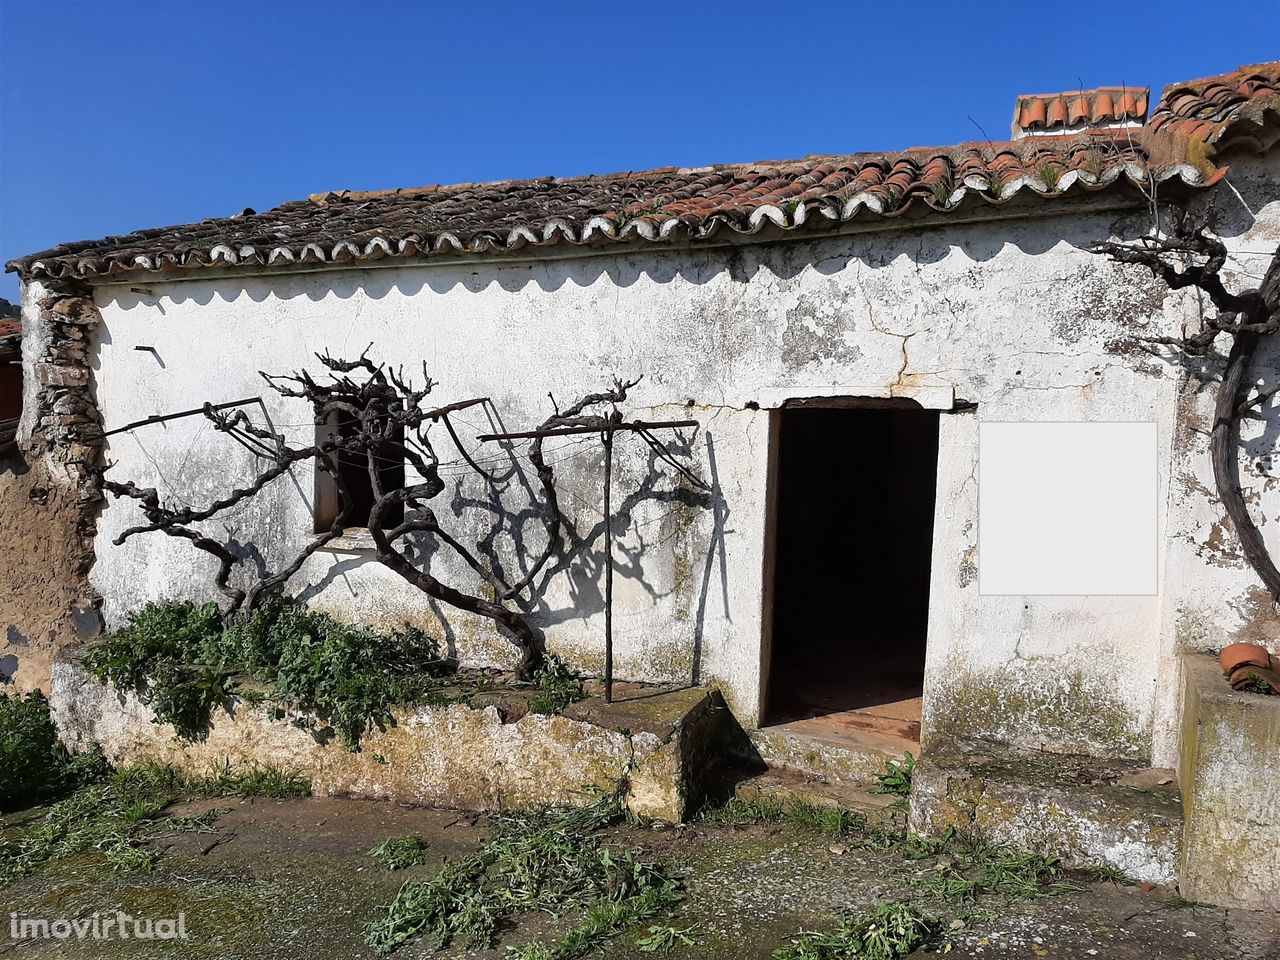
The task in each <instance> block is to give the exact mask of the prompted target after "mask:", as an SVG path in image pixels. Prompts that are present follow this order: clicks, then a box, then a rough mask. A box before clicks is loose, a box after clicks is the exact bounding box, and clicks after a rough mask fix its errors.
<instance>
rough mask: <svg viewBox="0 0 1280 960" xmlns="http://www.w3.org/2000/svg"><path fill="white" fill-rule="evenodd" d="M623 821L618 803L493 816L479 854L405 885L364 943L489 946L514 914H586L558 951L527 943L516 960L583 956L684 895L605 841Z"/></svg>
mask: <svg viewBox="0 0 1280 960" xmlns="http://www.w3.org/2000/svg"><path fill="white" fill-rule="evenodd" d="M622 818H623V813H622V808H621V805H620V804H619V802H618V800H617V799H616V798H614V797H608V798H603V799H601V800H598V801H596V802H595V803H593V804H591V805H589V806H586V807H569V808H564V807H556V808H548V809H544V810H536V811H527V812H522V813H508V814H500V815H495V817H494V823H495V826H496V833H495V835H494V836H493V838H492V839H490V840H489V841H487V842H486V843H485V844H484V845H483V846H481V848H480V849H479V850H478V851H477V852H476V853H475V854H472V855H471V856H469V857H465V858H462V859H459V860H455V861H453V862H451V863H449V864H447V865H446V866H445V867H444V869H442V870H441V871H440V872H439V873H438V874H436V875H435V876H433V877H429V878H424V879H412V880H409V881H407V882H406V883H405V884H404V886H402V887H401V888H400V892H399V894H398V895H397V896H396V899H395V901H394V902H393V903H392V904H391V905H390V906H389V907H388V908H387V912H386V915H385V916H383V917H382V918H381V919H379V920H377V921H375V922H374V923H372V924H370V926H369V931H368V937H367V942H368V943H369V945H370V946H371V947H373V948H374V949H375V950H376V951H377V952H379V953H390V952H391V951H393V950H395V949H396V948H398V947H400V946H402V945H403V944H405V943H408V942H410V941H411V940H420V941H422V943H423V944H424V945H426V946H427V947H428V948H430V949H441V948H443V947H445V946H447V945H449V944H451V943H454V942H458V943H463V944H466V945H469V946H473V947H487V946H490V945H492V943H493V940H494V937H495V935H496V932H497V929H498V926H499V924H500V923H501V922H502V921H503V920H505V919H506V918H507V917H510V916H512V915H513V914H517V913H524V912H530V911H534V910H545V911H549V912H552V913H562V912H564V911H567V910H581V911H582V914H583V916H582V920H581V922H580V923H579V924H578V925H576V926H575V927H574V928H572V929H571V930H570V931H569V932H568V933H566V934H565V935H564V937H563V938H562V939H561V940H560V941H558V942H557V943H556V944H555V945H551V946H549V945H546V944H533V945H529V946H528V947H525V948H523V952H518V955H519V956H523V957H526V958H529V960H533V958H539V957H550V958H555V960H567V958H570V957H578V956H582V955H584V953H585V952H589V951H590V950H591V949H594V948H595V946H597V945H599V944H600V943H603V942H604V941H606V940H608V939H609V938H611V937H613V936H615V935H616V934H617V933H618V932H620V931H621V930H623V929H625V928H627V927H628V926H630V925H632V924H634V923H637V922H639V921H641V920H644V919H648V918H651V917H654V916H656V915H657V914H658V913H660V912H662V911H664V910H666V909H669V908H670V907H671V906H672V905H673V904H675V903H676V902H677V901H678V900H679V898H680V896H681V894H680V884H679V882H678V881H677V880H676V879H675V878H674V877H672V876H670V875H669V874H668V873H667V872H666V871H665V870H664V869H663V868H662V867H660V866H658V865H656V864H651V863H646V862H644V861H642V860H640V859H639V856H638V854H637V852H636V851H634V850H628V849H620V848H618V847H614V846H610V845H608V844H606V843H605V842H604V841H603V839H602V838H601V837H600V836H599V833H600V831H602V830H603V829H605V828H606V827H608V826H611V825H613V824H615V823H618V822H619V821H621V819H622Z"/></svg>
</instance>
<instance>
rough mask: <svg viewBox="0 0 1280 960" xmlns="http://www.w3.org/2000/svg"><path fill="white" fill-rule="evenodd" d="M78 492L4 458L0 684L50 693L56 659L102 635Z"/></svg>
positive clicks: (0, 467) (0, 481)
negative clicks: (90, 580)
mask: <svg viewBox="0 0 1280 960" xmlns="http://www.w3.org/2000/svg"><path fill="white" fill-rule="evenodd" d="M79 519H80V508H79V506H78V505H77V503H76V494H75V491H74V490H73V489H71V488H69V487H68V486H66V485H65V484H59V483H53V482H50V479H49V478H48V477H47V476H45V474H44V472H43V469H42V468H41V467H40V466H39V464H37V465H35V466H28V465H27V464H26V463H25V462H23V460H22V458H21V457H20V456H18V455H16V454H13V455H9V456H5V457H0V556H3V560H2V561H0V676H4V677H6V678H9V679H11V680H12V682H13V684H14V688H16V689H17V690H18V691H20V692H22V691H26V690H34V689H43V690H45V691H47V690H48V684H49V673H50V669H51V667H52V664H53V658H54V655H55V654H56V653H57V651H58V650H59V649H61V648H62V647H63V646H64V645H66V644H68V643H74V642H75V641H76V640H77V639H84V638H87V637H88V636H92V635H93V634H94V633H96V632H97V629H98V615H97V612H96V610H94V609H93V603H92V599H91V598H92V591H91V589H90V587H89V584H88V582H87V578H86V569H87V560H88V559H89V557H87V555H86V550H85V547H84V545H83V544H82V543H81V538H80V535H79V533H78V532H77V529H76V524H77V522H78V521H79Z"/></svg>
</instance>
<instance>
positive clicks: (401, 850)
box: [369, 837, 427, 870]
mask: <svg viewBox="0 0 1280 960" xmlns="http://www.w3.org/2000/svg"><path fill="white" fill-rule="evenodd" d="M426 849H427V845H426V844H425V843H423V842H422V841H421V840H419V839H418V838H417V837H393V838H392V839H390V840H383V841H382V842H381V843H379V844H378V845H377V846H375V847H374V848H373V849H372V850H370V851H369V856H371V857H373V859H375V860H377V861H378V862H379V863H380V864H382V865H383V866H384V867H386V868H387V869H388V870H404V869H405V868H406V867H413V866H417V865H418V864H420V863H422V861H423V854H425V853H426Z"/></svg>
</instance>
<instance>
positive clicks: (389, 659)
mask: <svg viewBox="0 0 1280 960" xmlns="http://www.w3.org/2000/svg"><path fill="white" fill-rule="evenodd" d="M84 663H85V667H86V669H88V670H89V672H90V673H92V674H93V675H94V676H96V677H97V678H98V679H100V680H103V681H109V682H110V683H112V684H114V685H115V686H116V687H118V688H119V689H121V690H129V691H133V692H136V693H138V694H139V695H140V696H141V697H142V698H143V699H144V700H145V701H146V702H147V704H148V705H149V706H150V707H151V709H152V711H153V712H154V714H155V719H156V722H158V723H170V724H172V725H173V727H174V729H175V730H176V731H177V733H178V735H179V736H180V737H182V738H184V739H188V740H194V739H199V738H200V737H202V736H203V735H204V734H205V732H206V731H207V729H208V726H209V720H210V718H211V716H212V715H213V713H214V712H215V711H216V710H218V709H223V708H227V707H229V705H230V703H231V698H232V697H233V696H237V695H240V696H245V697H246V699H248V700H249V701H250V702H262V701H263V700H265V699H270V700H273V701H276V702H278V703H282V704H288V705H290V706H292V707H294V708H295V709H297V710H300V711H303V712H306V713H310V714H313V715H315V716H316V717H317V718H319V719H320V720H321V721H323V722H324V723H326V724H329V725H330V726H332V728H333V730H334V731H335V732H336V734H337V736H338V738H339V739H340V740H341V742H342V743H343V745H344V746H346V747H347V748H348V749H352V750H357V749H359V745H360V740H361V738H362V737H363V736H364V735H365V734H366V733H368V732H369V731H370V730H372V729H374V728H377V729H379V730H382V729H385V728H386V727H387V725H389V724H390V723H392V722H393V714H392V709H393V708H394V707H395V706H398V705H401V704H406V703H421V702H430V701H432V700H433V699H435V698H439V697H440V694H439V687H440V686H441V685H442V683H443V682H445V679H444V678H447V677H450V676H452V674H453V668H454V665H453V664H452V662H450V661H448V660H446V659H445V658H444V657H442V656H441V654H440V652H439V649H438V647H437V644H436V642H435V641H434V640H433V639H431V638H430V637H428V636H427V635H426V634H424V633H423V632H422V631H420V630H418V629H416V628H413V627H408V628H406V629H404V630H401V631H397V632H395V633H391V634H380V633H377V632H375V631H373V630H370V629H367V628H364V627H357V626H352V625H350V624H344V623H341V622H339V621H337V620H335V619H334V618H333V617H331V616H329V615H328V614H325V613H320V612H317V611H314V610H310V609H308V608H306V607H304V606H302V605H301V604H297V603H293V602H291V601H289V600H287V599H284V598H283V597H280V596H271V597H268V598H267V599H266V600H265V602H264V603H263V604H262V605H261V606H260V607H258V609H256V610H254V611H253V612H252V613H248V614H243V615H239V616H236V617H232V618H230V619H229V620H225V621H224V619H223V618H222V617H221V615H220V614H219V612H218V609H217V607H215V606H214V605H213V604H204V605H203V606H197V605H196V604H193V603H153V604H148V605H147V606H145V607H143V608H142V609H141V610H138V611H137V612H135V613H134V614H132V615H131V616H130V617H129V622H128V623H127V624H126V625H125V626H124V627H122V628H121V629H119V630H117V631H115V632H114V633H112V634H110V635H108V636H107V637H105V638H104V639H103V640H102V641H100V642H99V643H98V644H96V645H95V646H94V647H93V648H92V649H90V651H89V653H88V654H87V655H86V657H85V660H84ZM254 684H257V685H258V686H254ZM262 685H265V686H266V687H267V691H266V692H265V693H264V692H263V690H262V689H261V688H260V687H261V686H262Z"/></svg>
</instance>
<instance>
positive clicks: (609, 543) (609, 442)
mask: <svg viewBox="0 0 1280 960" xmlns="http://www.w3.org/2000/svg"><path fill="white" fill-rule="evenodd" d="M603 440H604V557H605V560H604V564H605V566H604V702H605V703H613V509H612V507H611V506H610V503H609V492H610V487H611V486H612V483H613V424H612V423H610V424H609V425H608V426H607V427H605V430H604V437H603Z"/></svg>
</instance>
